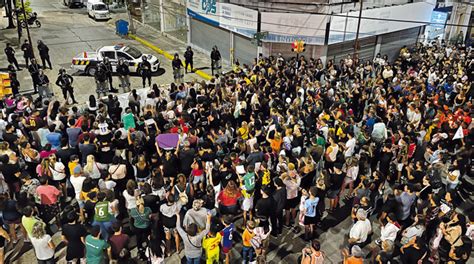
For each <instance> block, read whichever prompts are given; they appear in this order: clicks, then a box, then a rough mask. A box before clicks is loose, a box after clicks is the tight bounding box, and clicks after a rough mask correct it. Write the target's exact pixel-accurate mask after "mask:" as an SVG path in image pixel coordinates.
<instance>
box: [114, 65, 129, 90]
mask: <svg viewBox="0 0 474 264" xmlns="http://www.w3.org/2000/svg"><path fill="white" fill-rule="evenodd" d="M117 73H118V74H119V76H118V77H119V80H120V83H121V84H120V86H121V87H122V90H123V92H124V93H126V92H130V69H129V68H128V61H126V60H124V59H123V58H119V61H118V65H117Z"/></svg>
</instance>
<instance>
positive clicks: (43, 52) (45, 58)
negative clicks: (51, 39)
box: [38, 40, 53, 70]
mask: <svg viewBox="0 0 474 264" xmlns="http://www.w3.org/2000/svg"><path fill="white" fill-rule="evenodd" d="M38 51H39V55H40V58H41V61H42V62H43V69H46V62H47V63H48V65H49V68H50V69H51V70H52V69H53V66H51V60H50V59H49V48H48V46H46V44H44V42H43V41H41V40H38Z"/></svg>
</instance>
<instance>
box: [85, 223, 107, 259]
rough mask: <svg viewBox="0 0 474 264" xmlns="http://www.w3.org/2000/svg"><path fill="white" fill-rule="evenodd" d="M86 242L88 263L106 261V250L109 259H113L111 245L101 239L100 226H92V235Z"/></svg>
mask: <svg viewBox="0 0 474 264" xmlns="http://www.w3.org/2000/svg"><path fill="white" fill-rule="evenodd" d="M85 244H86V263H88V264H102V263H105V251H106V252H107V255H108V259H112V249H111V248H110V245H109V244H108V243H107V242H106V241H104V240H102V239H100V227H98V226H92V227H91V231H90V235H88V236H87V237H86V239H85Z"/></svg>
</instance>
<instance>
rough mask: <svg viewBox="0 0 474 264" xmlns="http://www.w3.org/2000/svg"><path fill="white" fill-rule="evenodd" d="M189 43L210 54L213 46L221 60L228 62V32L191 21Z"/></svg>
mask: <svg viewBox="0 0 474 264" xmlns="http://www.w3.org/2000/svg"><path fill="white" fill-rule="evenodd" d="M191 43H192V44H194V45H196V46H198V47H200V48H201V49H204V50H206V51H208V52H211V50H212V47H213V46H214V45H215V46H217V48H218V49H219V51H220V53H221V56H222V58H223V59H224V60H227V61H229V58H230V34H229V31H226V30H222V29H219V28H217V27H213V26H211V25H208V24H206V23H203V22H201V21H198V20H195V19H191Z"/></svg>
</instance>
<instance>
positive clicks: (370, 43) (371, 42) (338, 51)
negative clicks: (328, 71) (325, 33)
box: [327, 37, 376, 64]
mask: <svg viewBox="0 0 474 264" xmlns="http://www.w3.org/2000/svg"><path fill="white" fill-rule="evenodd" d="M375 41H376V38H375V37H369V38H363V39H360V40H359V43H360V49H359V50H358V53H359V58H360V59H362V60H367V59H369V60H371V59H372V58H373V57H374V52H375ZM353 53H354V41H347V42H342V43H338V44H333V45H330V46H329V48H328V55H327V57H328V60H329V59H332V60H334V62H335V63H336V64H339V61H340V60H341V59H344V58H345V57H347V55H348V54H353Z"/></svg>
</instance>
